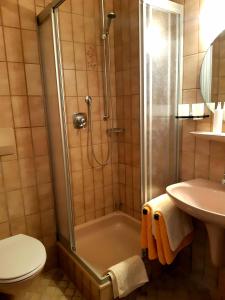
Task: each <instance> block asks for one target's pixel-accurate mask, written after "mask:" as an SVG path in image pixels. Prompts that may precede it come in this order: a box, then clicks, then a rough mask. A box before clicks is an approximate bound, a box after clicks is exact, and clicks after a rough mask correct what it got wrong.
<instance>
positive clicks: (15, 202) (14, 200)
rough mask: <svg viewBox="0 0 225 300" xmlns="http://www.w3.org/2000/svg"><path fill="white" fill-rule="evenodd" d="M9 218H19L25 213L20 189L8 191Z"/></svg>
mask: <svg viewBox="0 0 225 300" xmlns="http://www.w3.org/2000/svg"><path fill="white" fill-rule="evenodd" d="M6 197H7V206H8V211H9V218H10V219H13V218H19V217H22V216H23V215H24V207H23V196H22V193H21V191H20V190H16V191H11V192H7V193H6Z"/></svg>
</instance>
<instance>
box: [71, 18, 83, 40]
mask: <svg viewBox="0 0 225 300" xmlns="http://www.w3.org/2000/svg"><path fill="white" fill-rule="evenodd" d="M72 23H73V40H74V42H80V43H84V17H83V16H81V15H77V14H73V15H72Z"/></svg>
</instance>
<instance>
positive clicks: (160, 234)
mask: <svg viewBox="0 0 225 300" xmlns="http://www.w3.org/2000/svg"><path fill="white" fill-rule="evenodd" d="M156 213H157V214H158V215H159V220H155V224H156V244H157V251H158V256H159V261H160V262H161V264H165V263H166V264H168V265H169V264H171V263H172V262H173V261H174V259H175V257H176V256H177V254H178V253H179V252H180V251H181V250H182V249H183V248H185V247H186V246H188V245H190V244H191V242H192V240H193V232H192V233H190V234H189V235H187V236H186V237H185V238H184V239H183V241H182V242H181V243H180V245H179V247H178V248H177V249H176V250H175V251H172V250H171V249H170V244H169V239H168V235H167V230H166V224H165V221H164V218H163V215H162V214H161V213H160V212H156Z"/></svg>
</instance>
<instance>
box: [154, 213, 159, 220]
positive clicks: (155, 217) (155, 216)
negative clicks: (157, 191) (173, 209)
mask: <svg viewBox="0 0 225 300" xmlns="http://www.w3.org/2000/svg"><path fill="white" fill-rule="evenodd" d="M154 220H156V221H158V220H159V214H157V213H156V214H154Z"/></svg>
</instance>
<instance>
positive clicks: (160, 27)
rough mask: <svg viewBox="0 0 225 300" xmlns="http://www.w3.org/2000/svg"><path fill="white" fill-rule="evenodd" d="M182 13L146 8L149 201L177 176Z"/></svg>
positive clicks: (146, 198)
mask: <svg viewBox="0 0 225 300" xmlns="http://www.w3.org/2000/svg"><path fill="white" fill-rule="evenodd" d="M179 24H180V19H179V15H177V14H175V13H173V12H168V11H165V10H162V9H159V8H156V7H153V6H150V5H146V9H145V10H144V41H143V42H144V61H145V66H144V68H145V70H144V101H145V104H144V106H145V109H144V114H145V120H146V124H145V128H144V130H145V131H146V133H145V137H146V141H144V143H145V156H146V165H147V168H146V175H145V176H146V181H145V182H146V183H145V184H147V187H144V188H145V189H146V192H145V201H148V200H149V199H152V198H154V197H156V196H158V195H160V194H162V193H165V188H166V186H167V185H169V184H171V183H174V182H176V180H177V163H178V153H179V152H178V124H177V121H176V119H175V114H176V111H177V103H178V100H179V99H178V97H179V67H180V62H179V49H180V41H179V36H180V35H179Z"/></svg>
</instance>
